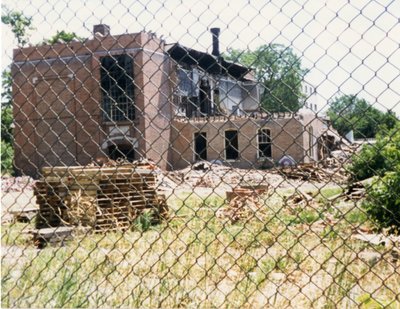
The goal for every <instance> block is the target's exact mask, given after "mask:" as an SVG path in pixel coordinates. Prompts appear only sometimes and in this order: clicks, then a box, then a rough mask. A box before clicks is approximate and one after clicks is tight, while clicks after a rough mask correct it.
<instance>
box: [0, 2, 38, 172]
mask: <svg viewBox="0 0 400 309" xmlns="http://www.w3.org/2000/svg"><path fill="white" fill-rule="evenodd" d="M1 22H2V23H3V24H4V25H8V26H9V27H10V28H11V31H12V32H13V33H14V35H15V38H16V39H17V42H18V45H20V46H25V45H26V44H28V43H29V30H33V29H34V28H33V27H32V17H28V16H25V15H24V14H23V13H21V12H18V11H12V10H9V9H8V8H7V7H5V6H2V7H1ZM1 85H2V92H1V170H2V173H12V169H13V156H14V151H13V146H12V141H13V132H12V122H13V110H12V94H11V85H12V76H11V71H10V68H7V69H5V70H4V71H3V72H2V74H1Z"/></svg>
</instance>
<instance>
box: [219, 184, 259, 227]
mask: <svg viewBox="0 0 400 309" xmlns="http://www.w3.org/2000/svg"><path fill="white" fill-rule="evenodd" d="M266 191H267V187H265V186H255V187H253V186H246V187H245V186H242V187H236V188H234V189H233V190H232V191H231V192H226V197H227V205H226V206H224V207H221V208H220V209H218V211H217V213H216V216H217V218H220V219H226V220H229V221H230V222H231V223H236V222H238V221H244V220H247V219H251V218H252V217H260V215H261V209H262V206H263V205H264V204H263V203H262V200H261V199H260V195H262V194H263V193H265V192H266Z"/></svg>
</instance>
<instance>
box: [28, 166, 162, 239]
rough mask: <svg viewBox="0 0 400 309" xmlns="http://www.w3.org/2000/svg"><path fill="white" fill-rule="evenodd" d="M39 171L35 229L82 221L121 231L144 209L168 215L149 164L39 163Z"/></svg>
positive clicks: (99, 228)
mask: <svg viewBox="0 0 400 309" xmlns="http://www.w3.org/2000/svg"><path fill="white" fill-rule="evenodd" d="M42 172H43V178H42V179H40V180H39V181H38V182H37V183H36V185H35V187H34V193H35V195H36V198H37V203H38V205H39V214H38V217H37V220H36V228H37V229H43V228H56V227H60V226H66V227H68V226H82V227H90V228H91V229H93V230H94V231H95V232H106V231H115V230H120V231H124V230H127V229H128V228H129V227H130V226H131V225H132V222H133V221H134V220H135V219H136V217H137V216H139V215H140V214H141V213H142V212H143V211H145V210H146V209H152V210H153V211H154V212H155V213H156V214H159V216H160V218H164V217H167V216H168V207H167V205H166V202H165V196H164V197H162V196H161V197H160V196H158V192H157V191H156V174H155V172H154V167H153V166H152V165H145V164H143V163H140V164H138V163H123V164H120V165H113V166H110V164H108V165H103V166H93V165H90V166H74V167H45V168H43V171H42Z"/></svg>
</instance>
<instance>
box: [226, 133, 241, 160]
mask: <svg viewBox="0 0 400 309" xmlns="http://www.w3.org/2000/svg"><path fill="white" fill-rule="evenodd" d="M225 158H226V160H237V159H239V141H238V131H237V130H229V131H225Z"/></svg>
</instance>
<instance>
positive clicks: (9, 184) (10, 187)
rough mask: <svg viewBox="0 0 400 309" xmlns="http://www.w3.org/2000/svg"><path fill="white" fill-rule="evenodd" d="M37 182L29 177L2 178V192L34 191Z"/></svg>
mask: <svg viewBox="0 0 400 309" xmlns="http://www.w3.org/2000/svg"><path fill="white" fill-rule="evenodd" d="M34 184H35V181H34V180H33V179H32V178H31V177H29V176H21V177H1V191H2V192H22V191H23V190H32V189H33V186H34Z"/></svg>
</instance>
